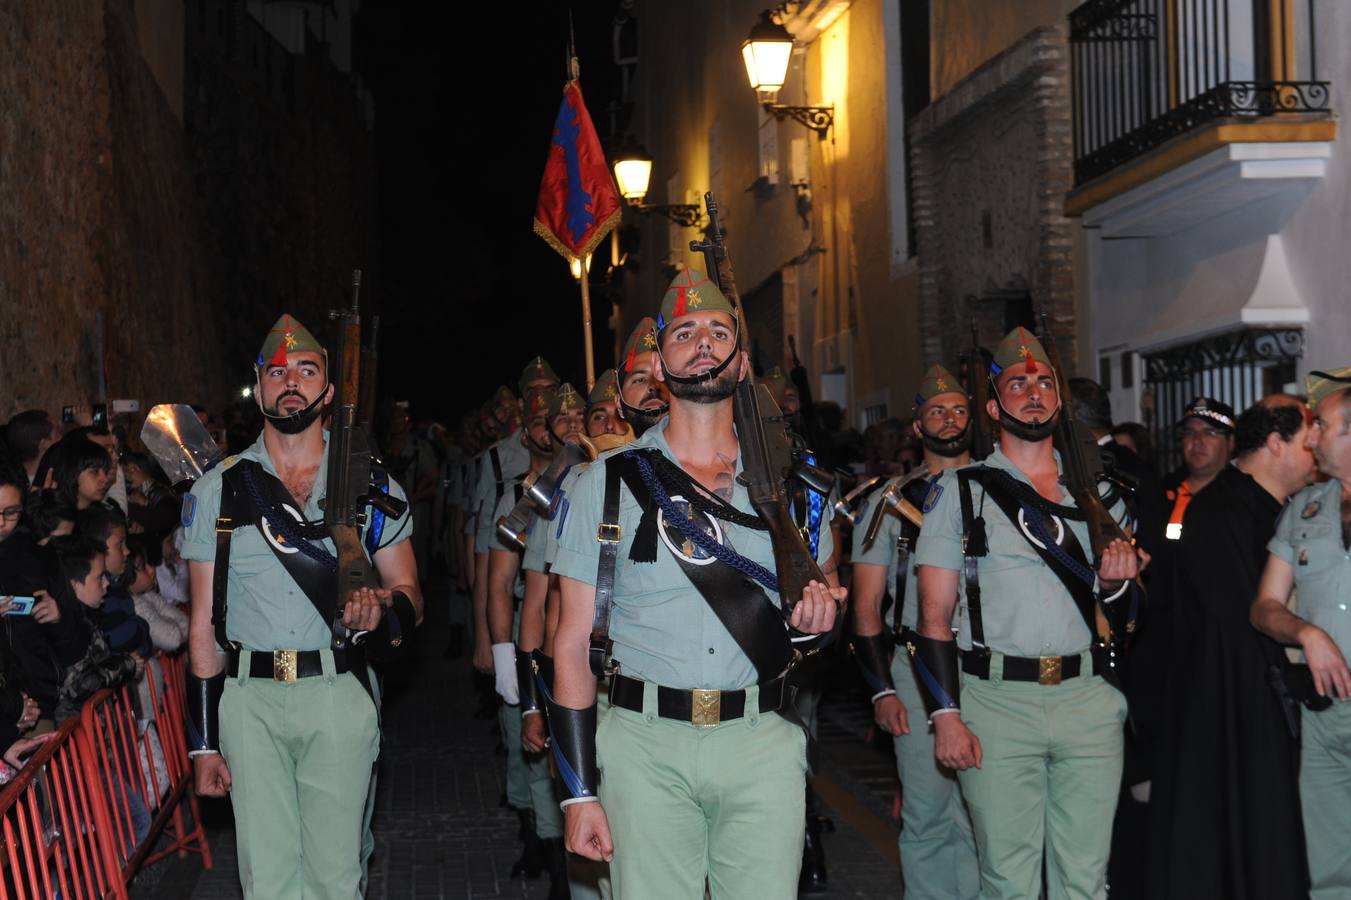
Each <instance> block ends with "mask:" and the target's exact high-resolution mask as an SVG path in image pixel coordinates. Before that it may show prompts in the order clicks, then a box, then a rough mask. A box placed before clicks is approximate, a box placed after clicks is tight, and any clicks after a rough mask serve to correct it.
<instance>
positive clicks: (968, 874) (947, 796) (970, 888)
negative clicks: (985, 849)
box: [891, 647, 980, 900]
mask: <svg viewBox="0 0 1351 900" xmlns="http://www.w3.org/2000/svg"><path fill="white" fill-rule="evenodd" d="M891 677H892V680H893V681H894V682H895V683H896V696H897V697H899V698H900V701H901V703H903V704H905V709H906V712H907V713H909V717H910V733H909V734H903V735H900V736H898V737H896V738H894V739H893V743H894V744H895V747H896V774H897V775H898V776H900V779H901V791H902V798H901V836H900V841H899V843H900V849H901V872H902V873H903V874H904V876H905V896H906V898H907V900H973V898H975V897H978V896H980V870H979V868H978V867H977V864H976V842H975V839H974V837H973V836H972V834H971V817H970V816H968V815H967V813H966V804H965V803H964V802H963V800H962V792H961V788H960V787H959V786H958V784H957V779H956V778H955V777H954V776H953V774H952V773H951V772H950V771H947V770H946V769H943V768H942V767H940V766H939V765H938V761H937V760H935V759H934V736H933V732H932V731H931V730H930V726H929V723H928V721H927V720H926V718H925V712H924V699H923V698H922V697H921V696H920V692H919V686H918V685H917V684H916V683H915V669H914V666H913V665H912V664H911V661H910V655H909V654H908V653H906V652H905V648H903V647H899V648H897V650H896V655H895V657H894V658H893V659H892V662H891Z"/></svg>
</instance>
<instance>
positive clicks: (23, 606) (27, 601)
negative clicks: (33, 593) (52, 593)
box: [5, 597, 37, 616]
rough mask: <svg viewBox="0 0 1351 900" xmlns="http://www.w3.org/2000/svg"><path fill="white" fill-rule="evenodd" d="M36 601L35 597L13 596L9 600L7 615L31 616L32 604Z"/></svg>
mask: <svg viewBox="0 0 1351 900" xmlns="http://www.w3.org/2000/svg"><path fill="white" fill-rule="evenodd" d="M36 602H37V598H36V597H15V598H14V599H12V600H10V601H9V612H7V613H5V615H7V616H31V615H32V614H33V604H34V603H36Z"/></svg>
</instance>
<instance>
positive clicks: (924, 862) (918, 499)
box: [851, 364, 980, 900]
mask: <svg viewBox="0 0 1351 900" xmlns="http://www.w3.org/2000/svg"><path fill="white" fill-rule="evenodd" d="M915 408H916V412H915V421H914V424H913V425H912V426H911V427H912V428H913V429H914V432H915V435H916V437H918V438H919V440H920V441H921V442H923V445H924V465H923V466H922V467H920V468H918V469H916V470H915V471H914V472H911V473H910V474H908V475H902V476H899V477H897V478H893V479H892V480H890V481H888V482H887V484H886V485H885V486H884V487H883V488H882V490H881V491H874V492H873V493H872V494H871V495H869V497H868V498H867V500H865V501H864V505H863V507H862V508H861V509H860V512H859V519H858V525H857V527H855V528H854V552H853V561H854V581H853V584H852V585H851V587H852V590H853V594H854V625H855V629H856V632H857V633H856V634H855V635H854V637H853V640H852V642H851V643H852V648H853V652H854V658H855V660H856V661H857V662H858V665H859V668H860V669H861V670H862V671H863V678H864V681H865V682H867V684H868V687H869V690H871V691H872V700H873V718H874V719H875V720H876V722H877V725H878V727H880V728H881V729H883V730H884V731H886V732H887V733H888V734H890V735H891V736H892V738H893V741H894V743H895V752H896V772H897V774H898V775H899V776H900V779H901V784H903V785H904V786H905V797H904V802H903V803H902V805H901V834H900V841H899V843H900V850H901V870H902V872H903V873H904V877H905V892H906V896H907V897H911V898H914V900H928V898H933V900H950V898H973V897H976V896H979V894H980V875H979V872H978V870H977V867H976V845H975V843H974V840H973V838H972V836H971V819H970V817H969V816H968V815H967V812H966V805H965V804H964V803H963V802H962V794H961V790H960V789H959V787H958V785H957V779H956V778H955V777H954V775H953V773H952V771H951V770H950V769H947V768H944V767H942V766H940V765H939V763H938V761H937V760H935V759H934V741H933V734H932V733H931V732H930V730H929V723H928V722H927V721H925V719H924V717H923V716H922V710H923V709H924V703H923V700H922V699H921V696H920V690H919V685H918V684H917V683H916V680H915V670H914V667H913V665H912V664H911V660H910V656H909V654H908V653H906V652H905V650H904V649H902V650H901V652H899V653H897V652H895V648H896V646H897V644H898V643H900V644H904V642H905V640H906V639H907V637H908V635H909V634H910V633H911V632H913V631H914V630H915V628H916V626H917V625H918V623H919V599H918V597H917V596H916V586H915V569H914V566H913V565H911V555H912V553H913V551H914V548H915V539H916V538H917V537H918V535H919V528H918V527H917V526H916V525H915V524H914V523H913V522H911V521H909V520H907V519H905V518H904V517H903V516H902V515H900V514H898V513H897V512H896V511H895V509H894V507H892V506H891V505H890V504H889V503H887V502H886V501H885V499H884V498H886V497H890V496H895V495H897V494H899V495H900V497H903V498H904V499H905V500H907V501H909V502H910V503H911V504H912V506H913V507H914V508H915V509H919V508H920V507H921V506H923V504H924V498H925V496H926V495H927V494H928V493H929V490H930V489H931V487H932V486H933V485H934V484H935V483H937V481H938V479H939V477H940V476H941V475H942V474H943V472H945V471H947V470H949V469H956V468H960V467H962V466H965V465H967V464H968V463H969V462H970V461H971V453H970V446H971V402H970V399H969V398H968V396H967V393H966V389H965V388H964V387H963V386H962V384H961V382H959V381H958V380H957V378H956V377H955V376H953V375H952V373H951V372H949V371H948V370H947V369H945V368H943V367H942V366H941V365H937V364H935V365H933V366H930V367H929V370H928V371H927V372H925V373H924V379H923V381H921V382H920V386H919V391H918V393H916V395H915ZM879 504H880V507H881V508H879ZM879 517H880V518H879ZM875 518H877V519H878V525H877V528H876V531H875V532H874V530H873V527H872V526H873V520H874V519H875ZM865 525H866V526H867V527H865ZM870 533H874V534H875V537H874V538H873V540H872V542H871V543H869V542H868V541H867V537H868V536H869V534H870ZM888 593H890V595H891V600H892V603H891V608H890V610H889V612H888V613H887V614H886V615H885V619H886V621H885V622H884V621H883V619H884V613H883V597H884V595H886V594H888Z"/></svg>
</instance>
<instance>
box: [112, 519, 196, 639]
mask: <svg viewBox="0 0 1351 900" xmlns="http://www.w3.org/2000/svg"><path fill="white" fill-rule="evenodd" d="M159 564H160V542H159V541H157V540H155V539H154V538H153V537H150V536H148V535H144V534H133V535H131V536H130V537H128V538H127V574H128V576H129V579H130V580H129V581H128V584H127V590H128V591H130V592H131V599H132V602H133V603H134V604H135V607H136V615H138V616H140V617H141V618H142V619H144V620H145V622H146V624H147V625H148V626H149V628H150V642H151V643H152V644H153V645H154V647H155V649H156V650H159V651H161V652H164V653H173V652H174V651H176V650H178V649H179V648H180V647H182V646H183V645H184V644H186V643H187V640H188V614H187V613H185V612H183V610H181V609H179V608H178V607H177V606H175V605H174V604H173V603H170V602H169V601H168V600H165V599H164V597H162V596H160V593H159V591H158V590H157V589H156V585H155V570H156V568H157V567H158V566H159Z"/></svg>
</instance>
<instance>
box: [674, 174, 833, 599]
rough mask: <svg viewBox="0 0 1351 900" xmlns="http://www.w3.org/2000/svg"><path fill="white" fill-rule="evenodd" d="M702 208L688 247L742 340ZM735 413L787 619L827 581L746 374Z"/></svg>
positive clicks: (783, 437)
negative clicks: (813, 586) (725, 300)
mask: <svg viewBox="0 0 1351 900" xmlns="http://www.w3.org/2000/svg"><path fill="white" fill-rule="evenodd" d="M704 204H705V206H706V207H707V208H708V237H707V239H705V240H703V241H690V249H691V250H693V251H695V252H696V253H702V254H703V255H704V259H705V260H706V261H707V264H708V274H709V276H710V277H712V278H714V279H715V280H716V282H717V284H718V285H719V287H721V288H722V292H723V293H724V294H725V295H727V297H729V298H730V299H731V300H732V303H733V305H734V306H735V307H736V314H737V332H738V334H739V335H741V336H742V338H741V339H742V340H744V339H745V335H747V334H748V333H749V332H748V330H747V327H746V311H745V309H744V308H743V307H742V305H741V295H740V294H739V293H738V292H737V289H736V279H735V277H734V276H733V275H732V265H731V262H730V261H729V260H728V258H727V247H726V245H725V244H724V243H723V234H722V229H721V226H720V225H719V224H718V205H717V203H716V202H715V201H714V200H713V194H712V193H711V192H710V193H706V194H704ZM739 343H740V342H738V345H739ZM737 352H739V347H738V351H737ZM733 409H734V416H735V419H736V433H737V440H738V442H739V443H740V445H741V465H742V473H741V476H740V479H741V482H742V484H744V485H745V486H746V492H747V494H749V496H750V501H751V506H752V508H754V509H755V511H756V512H757V513H759V514H760V518H762V519H763V520H764V521H765V524H766V525H768V526H769V538H770V543H771V544H772V545H773V548H774V569H775V571H776V572H777V573H778V577H779V603H780V605H781V606H782V608H783V612H784V614H785V616H786V615H787V614H788V613H789V612H791V611H792V608H793V607H794V606H796V605H797V603H798V601H800V600H801V599H802V591H803V589H805V588H806V586H807V583H808V582H810V581H817V582H820V583H822V584H825V581H826V579H825V576H824V575H822V574H821V569H820V567H819V566H817V564H816V560H814V559H812V555H811V551H810V550H808V549H807V544H806V542H805V541H804V540H803V537H802V532H801V531H799V530H798V528H797V525H796V524H795V523H794V522H793V517H792V515H791V513H790V512H789V509H788V504H789V499H788V489H787V485H786V484H785V481H786V480H787V479H788V478H789V477H790V476H792V475H794V460H793V441H792V437H791V436H790V435H789V433H788V427H787V424H786V423H785V422H784V420H783V413H782V412H781V411H780V410H779V407H778V404H776V403H775V402H774V398H773V397H772V396H770V393H769V389H768V388H766V387H765V386H764V385H762V384H759V383H758V382H756V380H755V376H754V374H753V373H750V372H748V373H746V377H745V378H743V379H742V380H741V381H740V382H738V383H737V386H736V394H735V396H734V399H733Z"/></svg>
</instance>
